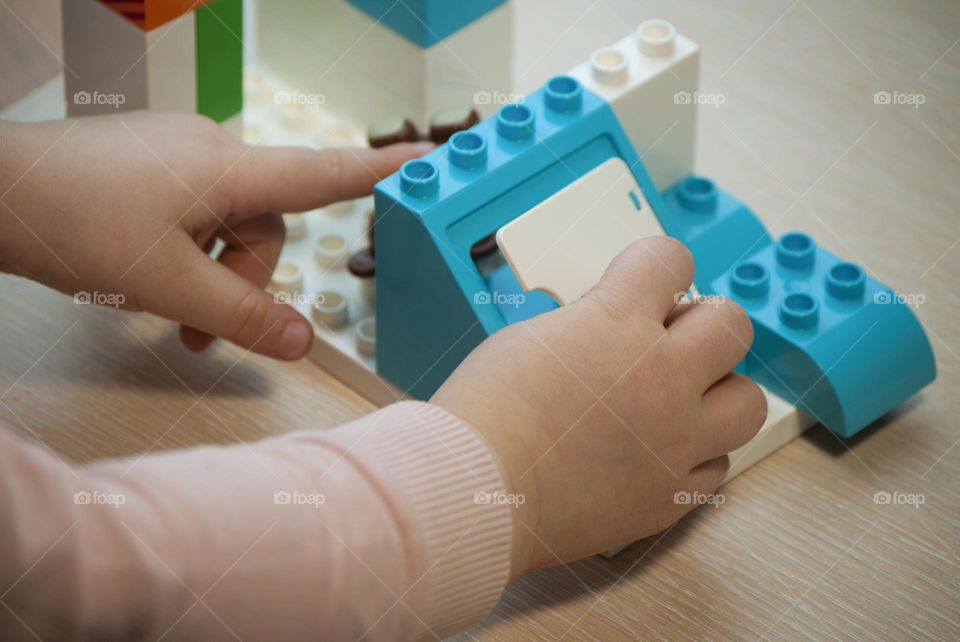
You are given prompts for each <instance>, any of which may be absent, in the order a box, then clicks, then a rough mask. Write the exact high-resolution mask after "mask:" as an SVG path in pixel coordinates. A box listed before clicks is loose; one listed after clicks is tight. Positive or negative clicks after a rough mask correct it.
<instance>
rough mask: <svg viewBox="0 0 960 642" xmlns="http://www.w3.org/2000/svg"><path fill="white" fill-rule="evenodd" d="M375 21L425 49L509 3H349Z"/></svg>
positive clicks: (439, 0) (357, 0) (420, 0)
mask: <svg viewBox="0 0 960 642" xmlns="http://www.w3.org/2000/svg"><path fill="white" fill-rule="evenodd" d="M348 1H349V2H350V3H351V4H353V5H354V6H355V7H357V8H358V9H360V10H361V11H363V12H364V13H366V14H367V15H369V16H370V17H371V18H373V19H374V20H376V21H378V22H380V23H381V24H383V25H385V26H387V27H389V28H390V29H392V30H393V31H395V32H397V33H398V34H400V35H401V36H403V37H404V38H406V39H407V40H409V41H411V42H412V43H414V44H415V45H418V46H420V47H422V48H424V49H426V48H427V47H430V46H432V45H435V44H436V43H438V42H440V41H441V40H443V39H444V38H446V37H447V36H449V35H451V34H453V33H454V32H456V31H458V30H460V29H462V28H463V27H466V26H467V25H468V24H470V23H471V22H473V21H474V20H476V19H477V18H480V17H481V16H483V15H485V14H487V13H488V12H490V11H492V10H493V9H496V8H497V7H499V6H500V5H502V4H504V3H505V2H507V1H508V0H469V2H466V1H455V0H403V2H397V0H348Z"/></svg>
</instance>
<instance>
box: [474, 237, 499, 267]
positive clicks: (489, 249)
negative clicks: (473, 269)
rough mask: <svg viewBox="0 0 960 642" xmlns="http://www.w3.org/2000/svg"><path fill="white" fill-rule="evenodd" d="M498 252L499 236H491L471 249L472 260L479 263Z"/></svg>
mask: <svg viewBox="0 0 960 642" xmlns="http://www.w3.org/2000/svg"><path fill="white" fill-rule="evenodd" d="M496 251H497V235H496V234H491V235H490V236H485V237H483V238H482V239H480V240H479V241H477V242H476V243H474V244H473V246H472V247H471V248H470V258H471V259H473V260H474V261H478V260H480V259H482V258H484V257H486V256H490V255H491V254H493V253H494V252H496Z"/></svg>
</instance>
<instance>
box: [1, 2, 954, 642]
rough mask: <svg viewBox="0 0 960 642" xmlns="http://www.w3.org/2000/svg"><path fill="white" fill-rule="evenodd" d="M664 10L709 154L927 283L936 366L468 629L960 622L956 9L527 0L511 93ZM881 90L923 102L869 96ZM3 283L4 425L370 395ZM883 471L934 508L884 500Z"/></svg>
mask: <svg viewBox="0 0 960 642" xmlns="http://www.w3.org/2000/svg"><path fill="white" fill-rule="evenodd" d="M641 4H642V5H643V6H638V5H641ZM548 6H549V9H547V7H548ZM547 12H548V13H547ZM653 16H657V17H662V18H666V19H668V20H671V21H672V22H674V24H676V25H677V26H678V29H679V30H680V31H681V32H682V33H684V34H686V35H688V36H689V37H691V38H692V39H693V40H694V41H696V42H698V43H700V44H701V46H702V54H701V55H702V62H701V65H702V67H701V90H702V91H704V92H707V93H714V94H717V95H718V96H722V97H723V101H722V102H723V104H722V105H719V106H718V107H702V108H701V111H700V115H701V119H700V123H699V146H698V150H697V151H698V169H699V171H700V172H702V173H704V174H706V175H708V176H710V177H712V178H714V179H715V180H716V181H717V182H718V183H719V184H720V185H721V186H722V187H723V188H724V189H726V190H728V191H730V192H732V193H733V194H736V195H737V196H739V197H740V198H741V199H743V200H744V201H746V202H747V203H748V204H750V205H751V206H752V207H753V208H754V209H755V210H756V211H757V212H758V213H759V215H760V216H761V218H763V220H764V221H765V222H766V224H767V225H768V226H769V227H770V228H771V230H772V231H773V232H774V234H775V235H776V236H779V235H780V234H782V233H783V232H785V231H787V230H791V229H800V230H804V231H806V232H809V233H811V234H812V235H813V236H814V237H815V238H816V239H817V240H818V241H819V242H820V243H821V244H823V245H824V246H826V247H827V248H828V249H829V250H830V251H832V252H834V253H835V254H838V255H840V256H844V257H846V258H848V259H851V260H854V261H857V262H859V263H860V264H861V265H863V266H865V267H866V269H867V270H868V271H869V272H871V273H872V274H873V275H875V276H877V277H878V278H879V279H880V280H882V281H883V282H885V283H887V284H889V285H891V286H893V287H895V288H896V289H897V290H899V291H900V292H903V293H906V294H911V295H918V296H917V298H918V299H922V303H921V304H920V305H919V306H918V309H917V314H918V315H919V317H920V319H921V320H922V321H923V323H924V325H925V327H926V329H927V331H928V333H929V336H930V338H931V341H932V343H933V347H934V350H935V352H936V355H937V360H938V366H939V375H938V379H937V381H936V382H935V383H934V384H933V385H931V386H929V387H928V388H927V389H925V390H924V391H923V392H922V393H921V394H919V395H917V396H916V397H915V398H914V399H912V400H910V401H909V402H907V403H906V404H904V405H903V406H902V407H900V408H898V409H897V410H896V411H894V412H893V413H891V414H890V415H889V416H888V417H886V418H884V419H883V420H881V421H879V422H878V423H877V425H875V426H873V427H871V428H869V429H868V430H866V431H864V433H862V434H861V435H859V436H857V437H856V438H855V439H852V440H849V441H847V442H843V441H841V440H839V439H838V438H836V437H835V436H833V435H832V434H831V433H829V432H828V431H826V430H825V429H823V428H815V429H814V430H812V431H811V432H810V433H808V434H807V435H806V436H805V437H803V438H801V439H799V440H797V441H795V442H793V443H792V444H790V445H789V446H787V447H786V448H784V449H783V450H781V451H780V452H778V453H777V454H775V455H774V456H772V457H770V458H768V459H767V460H765V461H764V462H762V463H761V464H759V465H757V466H756V467H754V468H753V469H751V470H750V471H748V472H747V473H746V474H744V475H742V476H741V477H739V478H738V479H736V480H735V481H733V482H732V483H731V484H729V485H728V486H727V487H726V488H725V491H724V496H725V499H726V502H725V503H724V504H723V505H722V506H719V507H716V508H714V507H704V508H701V509H699V510H697V511H696V512H695V513H694V514H692V515H691V516H690V517H689V518H687V519H685V520H684V521H683V522H681V523H680V524H679V525H677V526H675V527H673V528H672V529H670V530H669V531H667V532H666V533H663V534H661V535H659V536H656V537H653V538H650V539H648V540H646V541H644V542H639V543H637V544H635V545H633V546H631V547H630V548H628V549H627V550H626V551H624V552H623V553H622V554H620V555H619V556H617V557H615V558H614V559H612V560H605V559H600V558H596V559H589V560H585V561H582V562H580V563H577V564H572V565H569V566H566V567H558V568H554V569H550V570H546V571H542V572H539V573H536V574H533V575H530V576H528V577H524V578H522V579H521V580H519V581H517V582H516V583H514V584H513V585H511V586H510V587H509V588H508V589H507V591H506V593H505V595H504V596H503V599H502V601H501V603H500V605H499V606H498V608H497V610H496V611H495V612H494V614H493V615H492V616H491V617H490V618H488V619H487V620H486V621H485V622H484V623H482V624H481V625H480V626H478V627H476V628H475V629H473V630H472V631H469V632H467V633H465V634H464V635H463V637H465V638H471V639H473V638H476V639H482V640H515V639H557V638H562V637H566V638H570V639H621V638H622V639H630V638H670V639H675V638H694V639H701V638H702V639H726V638H753V639H757V638H764V637H766V638H771V639H779V638H787V639H799V638H811V637H812V638H817V639H824V638H831V639H850V638H852V639H876V638H889V639H906V638H918V639H954V640H955V639H958V638H960V483H958V479H960V448H958V447H957V444H958V441H960V439H958V438H960V426H958V421H957V416H958V410H960V394H958V392H960V305H958V298H960V294H958V288H957V282H958V277H960V248H958V247H957V246H958V244H960V212H958V205H960V155H958V154H960V128H958V126H957V125H958V119H957V114H958V112H960V47H958V46H957V44H958V38H960V5H957V4H956V3H952V4H951V3H949V2H934V1H929V2H922V3H921V2H907V1H903V2H894V1H886V0H885V1H882V2H881V1H878V2H873V3H869V4H868V3H865V2H844V3H838V2H825V1H822V0H818V1H813V0H811V1H809V2H806V1H804V0H798V1H796V2H790V1H783V0H778V1H776V2H759V1H757V2H745V1H741V2H733V1H731V2H708V1H703V2H695V3H683V4H682V5H678V4H674V3H668V2H666V1H662V2H645V3H636V2H631V1H630V0H596V1H595V2H594V1H590V0H587V1H581V2H574V1H572V0H562V1H558V0H550V2H549V3H548V2H546V1H545V0H544V1H542V2H534V1H532V0H528V1H525V0H517V24H518V29H517V30H518V49H519V55H518V56H517V70H516V71H517V75H518V83H519V87H518V88H519V89H520V90H521V91H526V90H530V89H533V88H535V87H536V86H538V85H539V84H540V83H541V82H542V81H543V79H544V78H546V77H547V76H548V75H550V74H553V73H557V72H561V71H563V70H565V69H567V68H569V67H571V66H573V65H574V64H575V63H576V62H578V61H580V60H581V59H583V58H584V57H586V56H587V55H589V53H590V51H591V50H592V49H594V48H596V47H599V46H601V45H604V44H608V43H610V42H613V41H614V40H616V39H619V38H620V37H622V36H623V35H625V34H626V33H627V31H628V29H630V28H631V27H633V26H635V25H636V24H638V23H639V22H640V21H641V20H642V19H644V18H647V17H653ZM17 28H18V23H13V22H11V21H6V20H5V21H4V22H3V26H2V29H3V33H7V32H9V31H10V30H15V29H17ZM8 42H9V41H8V39H4V45H2V46H8V45H7V43H8ZM877 91H887V92H891V93H893V92H895V91H896V92H901V94H919V95H922V96H923V97H924V103H923V104H922V105H920V106H919V107H914V106H911V105H878V104H875V102H874V92H877ZM0 285H2V289H0V324H2V327H3V332H2V334H0V356H2V359H0V421H3V422H5V423H6V424H8V425H10V426H13V427H14V428H15V429H16V430H17V431H18V432H20V433H21V434H22V435H23V436H24V437H25V438H27V439H30V440H34V441H40V442H42V443H43V444H45V445H46V447H48V448H49V449H50V450H51V451H52V452H54V453H56V454H57V455H58V456H62V457H66V458H70V459H74V460H79V461H84V460H90V459H93V458H97V457H110V456H121V455H131V454H135V453H142V452H145V451H149V450H154V451H155V450H160V449H167V448H178V447H185V446H191V445H195V444H200V443H207V442H218V443H230V442H234V441H236V440H238V439H255V438H257V437H261V436H264V435H269V434H275V433H280V432H284V431H287V430H291V429H295V428H301V427H307V426H312V427H319V428H322V427H327V426H333V425H336V424H338V423H340V422H343V421H345V420H348V419H351V418H353V417H357V416H359V415H362V414H363V413H365V412H367V411H369V410H370V409H371V406H370V405H369V404H368V403H367V402H365V401H364V400H363V399H361V398H360V397H358V396H357V395H355V394H353V393H352V392H350V391H349V390H347V389H346V388H344V387H343V386H342V385H340V384H339V383H338V382H336V381H335V380H333V379H331V378H330V377H329V376H328V375H326V374H325V373H324V372H322V371H321V370H319V369H317V368H316V367H314V366H312V365H311V364H309V363H306V362H301V363H295V364H280V363H273V362H270V361H268V360H266V359H264V358H261V357H258V356H255V355H245V354H244V353H243V352H242V351H241V350H239V349H237V348H234V347H232V346H227V345H222V344H221V345H218V346H217V347H216V348H215V349H213V350H211V351H210V352H208V353H206V354H203V355H192V354H189V353H188V352H186V351H185V350H184V349H182V348H181V347H180V345H179V344H178V340H177V338H176V333H175V329H174V328H173V326H172V324H170V323H167V322H165V321H162V320H158V319H155V318H151V317H149V316H146V315H134V314H129V313H124V312H116V311H113V310H109V309H98V308H94V307H90V306H77V305H74V304H73V302H72V301H70V300H69V299H67V298H66V297H63V296H61V295H58V294H55V293H52V292H50V291H47V290H45V289H44V288H42V287H39V286H36V285H33V284H30V283H27V282H25V281H23V280H19V279H15V278H11V277H2V278H0ZM889 375H890V376H897V373H895V372H891V373H889ZM878 491H886V492H900V493H907V494H914V495H916V496H918V497H920V498H922V501H923V504H922V505H921V506H919V507H917V506H910V505H883V504H877V503H875V501H874V493H876V492H878Z"/></svg>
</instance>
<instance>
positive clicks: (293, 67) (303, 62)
mask: <svg viewBox="0 0 960 642" xmlns="http://www.w3.org/2000/svg"><path fill="white" fill-rule="evenodd" d="M256 39H257V47H258V52H259V53H260V55H261V57H262V59H263V61H264V63H265V66H266V68H267V69H268V70H269V71H271V72H273V73H276V74H278V75H279V77H280V78H281V79H282V80H283V81H284V82H286V83H287V84H288V85H290V86H291V87H293V88H294V89H296V90H297V91H301V92H305V93H309V94H311V98H313V97H317V99H316V100H315V102H321V104H322V106H323V108H324V109H325V110H328V111H330V112H331V113H332V114H334V115H336V116H338V117H340V118H343V119H344V120H346V121H348V122H351V123H353V124H354V125H356V126H359V127H361V128H366V126H367V125H368V124H369V123H372V122H375V121H379V120H382V119H384V118H390V117H393V116H395V115H397V114H402V115H404V116H406V117H409V118H410V119H411V120H412V121H413V122H414V123H415V124H416V126H417V127H421V128H424V129H426V128H428V127H429V124H428V121H429V117H430V115H431V114H433V113H435V112H436V111H437V110H439V109H441V108H444V107H449V106H457V107H460V106H463V105H471V106H474V107H476V108H477V109H478V111H479V112H480V113H481V115H482V116H489V115H490V114H492V113H493V112H494V111H495V110H496V107H497V106H499V105H502V104H503V103H504V102H506V101H507V100H509V96H510V91H511V88H512V86H513V82H512V73H511V69H512V67H511V65H512V57H513V8H512V5H511V3H510V2H508V1H507V0H471V2H451V1H450V0H407V1H404V2H396V1H395V0H326V1H320V0H288V1H286V2H277V3H261V4H260V5H259V6H258V15H257V34H256ZM498 103H499V105H498Z"/></svg>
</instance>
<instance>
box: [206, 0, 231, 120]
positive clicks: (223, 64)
mask: <svg viewBox="0 0 960 642" xmlns="http://www.w3.org/2000/svg"><path fill="white" fill-rule="evenodd" d="M196 17H197V112H198V113H200V114H203V115H204V116H209V117H210V118H212V119H213V120H215V121H217V122H218V123H219V122H223V121H225V120H227V119H228V118H230V117H232V116H234V115H235V114H237V113H239V112H240V110H241V109H242V108H243V40H242V38H243V0H213V1H212V2H210V3H209V4H205V5H203V6H202V7H200V8H198V9H197V10H196Z"/></svg>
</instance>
